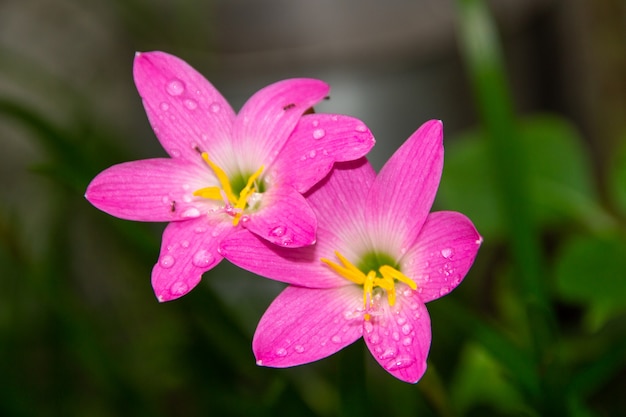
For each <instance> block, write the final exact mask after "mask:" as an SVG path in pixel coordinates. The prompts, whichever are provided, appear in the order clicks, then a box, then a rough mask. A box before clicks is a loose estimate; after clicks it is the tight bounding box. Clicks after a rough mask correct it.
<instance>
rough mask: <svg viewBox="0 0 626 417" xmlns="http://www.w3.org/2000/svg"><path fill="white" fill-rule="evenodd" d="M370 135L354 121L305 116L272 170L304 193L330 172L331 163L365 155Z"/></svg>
mask: <svg viewBox="0 0 626 417" xmlns="http://www.w3.org/2000/svg"><path fill="white" fill-rule="evenodd" d="M374 142H375V140H374V136H373V135H372V133H371V132H370V130H369V129H368V128H367V127H366V126H365V125H364V124H363V122H361V121H360V120H358V119H355V118H353V117H349V116H339V115H330V114H311V115H305V116H303V117H302V118H301V119H300V122H299V123H298V125H297V126H296V128H295V130H294V131H293V133H292V134H291V136H290V137H289V140H288V141H287V143H286V144H285V146H284V147H283V149H282V150H281V151H280V154H279V156H278V157H277V159H276V162H275V164H274V166H273V167H272V168H273V170H274V171H275V172H276V173H277V174H278V178H285V180H286V181H288V182H289V184H291V185H292V186H293V187H294V188H296V189H297V190H298V191H299V192H301V193H304V192H306V191H308V190H309V188H311V187H312V186H313V185H315V184H316V183H317V182H318V181H320V180H321V179H322V178H324V177H325V176H326V174H328V172H330V170H331V168H332V166H333V164H334V163H335V162H340V161H352V160H355V159H358V158H360V157H362V156H364V155H365V154H367V153H368V152H369V150H370V149H372V147H373V146H374Z"/></svg>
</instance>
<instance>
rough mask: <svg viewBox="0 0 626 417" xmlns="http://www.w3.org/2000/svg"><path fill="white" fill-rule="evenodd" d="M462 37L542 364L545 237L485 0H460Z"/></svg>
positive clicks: (549, 315) (547, 334)
mask: <svg viewBox="0 0 626 417" xmlns="http://www.w3.org/2000/svg"><path fill="white" fill-rule="evenodd" d="M457 9H458V15H459V25H460V26H459V33H458V36H459V41H460V45H461V52H462V54H463V55H464V59H465V63H466V65H467V70H468V72H469V76H470V79H471V83H472V87H473V89H474V94H475V98H476V101H477V103H478V107H479V112H480V116H481V118H482V122H483V123H484V125H485V130H486V132H487V136H488V146H489V153H490V159H491V165H492V169H493V173H494V176H495V185H496V187H497V191H498V192H499V196H500V203H501V205H502V208H503V211H504V213H505V214H506V219H507V227H508V230H509V235H510V240H511V250H512V254H513V261H514V263H515V270H516V272H517V274H518V277H519V280H520V283H521V285H522V288H521V289H522V292H523V297H524V301H525V304H526V306H527V315H528V320H529V323H530V328H531V329H532V333H533V334H532V337H533V347H534V357H535V361H536V363H537V365H543V364H542V363H541V359H542V358H545V356H544V354H545V353H546V352H545V351H544V348H546V347H547V346H548V345H549V344H550V343H551V341H552V334H551V333H552V325H553V323H554V319H553V312H552V310H551V306H550V303H549V300H548V296H547V290H546V287H545V280H544V274H543V270H542V269H543V268H542V259H541V251H540V242H539V236H538V231H537V228H536V224H535V222H534V219H533V216H532V213H531V209H530V205H529V201H530V198H529V184H528V183H529V176H528V166H529V161H528V160H527V159H526V156H525V155H524V152H523V148H522V146H520V142H519V140H520V138H519V132H518V129H517V126H516V122H515V117H514V111H513V108H512V107H513V106H512V101H511V98H510V94H509V91H508V88H507V83H506V79H505V71H504V65H503V63H502V57H501V53H500V49H499V44H498V39H497V35H496V31H495V28H494V23H493V19H492V18H491V16H490V13H489V10H488V6H487V5H486V3H485V2H484V1H482V0H457Z"/></svg>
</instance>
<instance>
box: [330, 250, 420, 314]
mask: <svg viewBox="0 0 626 417" xmlns="http://www.w3.org/2000/svg"><path fill="white" fill-rule="evenodd" d="M335 256H337V258H338V259H339V261H340V262H341V265H340V264H338V263H335V262H333V261H331V260H329V259H326V258H321V259H320V260H321V261H322V262H324V263H325V264H326V265H328V266H329V267H330V268H331V269H332V270H333V271H335V272H337V273H338V274H339V275H341V276H342V277H344V278H346V279H347V280H349V281H352V282H354V283H355V284H358V285H362V286H363V307H365V308H367V307H368V305H371V304H372V293H373V291H374V289H375V288H376V287H380V288H382V289H383V290H385V292H386V293H387V299H388V300H389V305H390V306H393V305H394V304H395V303H396V286H395V281H396V280H398V281H400V282H403V283H405V284H406V285H408V286H409V287H410V288H411V289H412V290H416V289H417V284H416V283H415V281H413V280H412V279H411V278H409V277H407V276H406V275H404V274H403V273H402V272H400V271H398V270H397V269H395V268H394V267H392V266H390V265H382V266H381V267H380V268H378V273H380V276H378V274H377V272H376V271H374V270H370V271H368V272H367V274H365V273H364V272H363V271H361V270H360V269H359V268H357V267H356V266H354V265H353V264H352V263H351V262H350V261H349V260H348V259H346V258H345V257H344V256H343V255H341V254H340V253H339V252H335ZM363 317H364V318H365V320H369V319H370V314H369V313H365V314H364V316H363Z"/></svg>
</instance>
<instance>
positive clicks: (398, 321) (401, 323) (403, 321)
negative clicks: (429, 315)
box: [396, 316, 406, 326]
mask: <svg viewBox="0 0 626 417" xmlns="http://www.w3.org/2000/svg"><path fill="white" fill-rule="evenodd" d="M396 322H397V323H398V326H402V325H403V324H404V323H406V317H404V316H400V317H398V319H397V320H396Z"/></svg>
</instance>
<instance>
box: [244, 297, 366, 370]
mask: <svg viewBox="0 0 626 417" xmlns="http://www.w3.org/2000/svg"><path fill="white" fill-rule="evenodd" d="M361 297H362V291H361V289H360V288H359V287H357V286H355V285H350V286H347V287H341V288H335V289H325V290H324V289H322V290H319V289H305V288H300V287H287V288H286V289H285V290H284V291H283V292H282V293H281V294H280V295H279V296H278V297H276V299H275V300H274V301H273V302H272V304H271V305H270V306H269V308H268V309H267V311H266V312H265V314H264V315H263V317H262V318H261V321H260V322H259V325H258V326H257V329H256V332H255V333H254V339H253V340H252V350H253V351H254V355H255V357H256V359H257V364H258V365H263V366H270V367H275V368H285V367H289V366H296V365H301V364H304V363H309V362H313V361H317V360H319V359H322V358H325V357H327V356H330V355H332V354H333V353H335V352H338V351H339V350H341V349H343V348H344V347H346V346H348V345H350V344H351V343H353V342H354V341H355V340H357V339H358V338H359V337H361V335H362V332H363V326H362V320H361V319H359V318H352V316H351V315H350V314H347V313H350V312H352V311H354V310H356V309H357V308H358V307H359V305H360V303H361V300H362V298H361Z"/></svg>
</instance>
